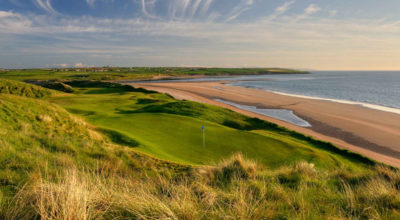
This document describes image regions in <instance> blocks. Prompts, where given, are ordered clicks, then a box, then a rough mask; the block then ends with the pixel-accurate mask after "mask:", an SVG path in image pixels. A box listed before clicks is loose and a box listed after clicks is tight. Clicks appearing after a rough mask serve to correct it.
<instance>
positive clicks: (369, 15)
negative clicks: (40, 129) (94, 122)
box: [0, 0, 400, 70]
mask: <svg viewBox="0 0 400 220" xmlns="http://www.w3.org/2000/svg"><path fill="white" fill-rule="evenodd" d="M399 8H400V1H399V0H385V1H382V0H352V1H349V0H335V1H332V0H0V51H1V52H0V68H30V67H70V66H105V65H110V66H218V67H287V68H307V69H321V70H377V69H378V70H399V69H400V13H399Z"/></svg>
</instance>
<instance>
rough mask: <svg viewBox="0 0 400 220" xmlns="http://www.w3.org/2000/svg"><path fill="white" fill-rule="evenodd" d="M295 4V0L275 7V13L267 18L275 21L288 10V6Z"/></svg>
mask: <svg viewBox="0 0 400 220" xmlns="http://www.w3.org/2000/svg"><path fill="white" fill-rule="evenodd" d="M295 2H296V0H292V1H287V2H285V3H284V4H283V5H281V6H279V7H277V8H276V9H275V12H274V13H273V14H272V15H270V16H269V19H275V18H277V17H278V16H280V15H282V14H284V13H285V12H286V11H287V10H289V9H290V6H291V5H293V4H294V3H295Z"/></svg>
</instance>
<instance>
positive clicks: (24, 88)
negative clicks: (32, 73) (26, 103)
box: [0, 79, 57, 98]
mask: <svg viewBox="0 0 400 220" xmlns="http://www.w3.org/2000/svg"><path fill="white" fill-rule="evenodd" d="M0 94H12V95H18V96H25V97H30V98H43V97H48V96H52V95H55V94H57V92H56V91H54V90H48V89H44V88H42V87H40V86H35V85H30V84H26V83H21V82H18V81H14V80H6V79H1V80H0Z"/></svg>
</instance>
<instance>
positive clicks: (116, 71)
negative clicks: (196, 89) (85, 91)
mask: <svg viewBox="0 0 400 220" xmlns="http://www.w3.org/2000/svg"><path fill="white" fill-rule="evenodd" d="M282 73H286V74H294V73H297V74H299V73H301V74H302V73H307V72H304V71H299V70H291V69H281V68H204V67H131V68H127V67H96V68H94V67H93V68H92V67H91V68H53V69H22V70H3V71H0V78H8V79H15V80H23V81H25V80H54V79H58V80H143V79H153V78H154V79H164V78H171V77H176V76H183V77H184V76H221V75H260V74H282Z"/></svg>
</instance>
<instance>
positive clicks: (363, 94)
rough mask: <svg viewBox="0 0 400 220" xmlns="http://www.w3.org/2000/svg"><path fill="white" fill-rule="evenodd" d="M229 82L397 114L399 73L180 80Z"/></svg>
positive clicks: (315, 73) (317, 73)
mask: <svg viewBox="0 0 400 220" xmlns="http://www.w3.org/2000/svg"><path fill="white" fill-rule="evenodd" d="M220 80H227V81H231V82H230V83H229V84H230V85H233V86H241V87H246V88H256V89H262V90H267V91H272V92H276V93H280V94H285V95H292V96H300V97H307V98H314V99H323V100H330V101H335V102H342V103H348V104H358V105H363V106H365V107H369V108H374V109H379V110H383V111H388V112H394V113H398V114H400V71H312V72H311V73H310V74H293V75H289V74H288V75H285V74H282V75H261V76H260V75H257V76H255V75H253V76H235V77H210V78H200V79H185V80H183V81H220Z"/></svg>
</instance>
